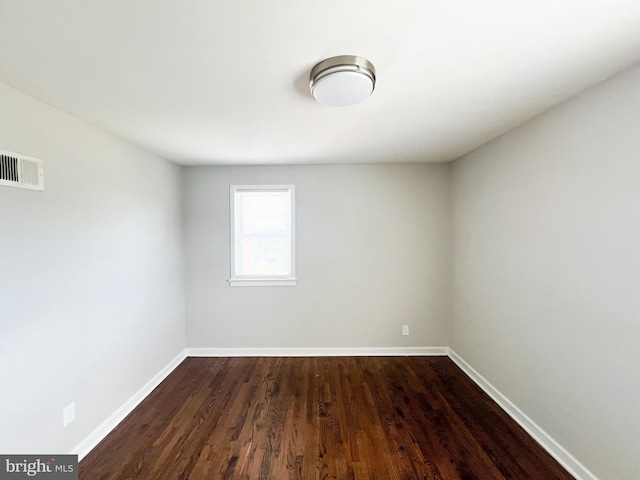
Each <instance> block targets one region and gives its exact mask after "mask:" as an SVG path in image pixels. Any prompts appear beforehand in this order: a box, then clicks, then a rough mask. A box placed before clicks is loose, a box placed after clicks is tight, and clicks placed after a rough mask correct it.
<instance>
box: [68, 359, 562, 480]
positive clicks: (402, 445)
mask: <svg viewBox="0 0 640 480" xmlns="http://www.w3.org/2000/svg"><path fill="white" fill-rule="evenodd" d="M79 478H80V479H81V480H103V479H104V480H115V479H118V480H120V479H132V480H133V479H138V480H141V479H149V480H175V479H190V480H218V479H221V480H222V479H224V480H312V479H317V480H330V479H336V480H351V479H353V480H377V479H379V480H413V479H420V480H472V479H481V480H484V479H487V480H503V479H518V480H523V479H535V480H546V479H549V480H570V479H571V478H572V477H571V476H570V475H569V474H568V473H567V472H566V471H565V470H564V469H563V468H562V467H561V466H560V465H559V464H558V463H557V462H556V461H555V460H554V459H553V458H552V457H551V456H550V455H548V454H547V453H546V452H545V451H544V450H543V449H542V448H541V447H540V446H539V445H537V444H536V443H535V441H534V440H533V439H532V438H531V437H529V435H527V433H526V432H525V431H524V430H523V429H522V428H520V427H519V426H518V425H517V424H516V423H515V422H514V421H513V420H512V419H511V418H509V416H508V415H507V414H506V413H505V412H504V411H502V410H501V409H500V407H499V406H498V405H497V404H495V402H493V401H492V400H491V399H490V398H489V397H488V396H487V395H486V394H485V393H484V392H482V391H481V390H480V389H479V388H478V387H477V385H475V384H474V383H473V381H472V380H471V379H469V378H468V377H467V376H466V375H465V374H464V373H463V372H462V371H461V370H460V369H459V368H458V367H457V366H456V365H455V364H454V363H453V362H452V361H451V360H450V359H448V358H447V357H319V358H188V359H186V360H185V361H184V362H183V363H182V364H181V365H180V366H179V367H178V368H176V369H175V370H174V372H173V373H172V374H171V375H169V376H168V377H167V379H165V381H164V382H163V383H162V384H161V385H160V386H158V388H156V389H155V390H154V391H153V392H152V393H151V394H150V395H149V397H147V399H145V400H144V401H143V402H142V403H141V404H140V405H139V406H138V407H137V408H136V409H135V410H134V411H133V412H132V413H131V414H130V415H129V416H128V417H127V418H126V419H125V420H124V421H123V422H122V423H121V424H120V425H118V427H116V428H115V429H114V430H113V432H111V434H110V435H109V436H107V437H106V438H105V439H104V440H103V441H102V442H101V443H100V444H99V445H98V446H97V447H96V448H95V449H94V450H93V451H92V452H91V453H90V454H89V455H87V457H86V458H85V459H83V461H82V462H81V463H80V467H79Z"/></svg>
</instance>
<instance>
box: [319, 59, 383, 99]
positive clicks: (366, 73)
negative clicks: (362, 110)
mask: <svg viewBox="0 0 640 480" xmlns="http://www.w3.org/2000/svg"><path fill="white" fill-rule="evenodd" d="M375 85H376V76H375V69H374V67H373V65H372V64H371V62H369V61H368V60H366V59H364V58H362V57H356V56H353V55H341V56H339V57H332V58H329V59H327V60H323V61H322V62H320V63H318V64H317V65H316V66H315V67H313V69H312V70H311V75H310V82H309V86H310V88H311V94H312V95H313V98H315V99H316V100H317V101H318V102H319V103H321V104H323V105H330V106H332V107H346V106H349V105H355V104H357V103H360V102H362V101H363V100H365V99H366V98H367V97H368V96H369V95H371V93H373V90H374V88H375Z"/></svg>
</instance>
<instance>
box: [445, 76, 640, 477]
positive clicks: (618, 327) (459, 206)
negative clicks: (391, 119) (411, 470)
mask: <svg viewBox="0 0 640 480" xmlns="http://www.w3.org/2000/svg"><path fill="white" fill-rule="evenodd" d="M453 187H454V216H455V221H454V231H455V244H454V321H453V324H452V339H451V346H452V347H453V349H454V351H455V352H456V353H458V354H459V355H460V356H462V357H463V358H464V359H465V360H466V361H467V362H469V363H470V364H471V365H472V366H473V367H474V368H475V369H476V370H478V371H479V372H480V373H481V374H482V375H483V376H485V377H486V378H487V379H488V380H489V381H490V382H491V383H492V384H493V385H494V386H496V387H497V388H498V389H499V390H500V391H501V392H502V393H503V394H505V395H506V396H507V397H508V398H509V399H510V400H511V401H513V402H514V403H515V404H516V405H517V406H518V407H520V408H521V409H522V410H523V411H524V412H525V413H526V414H527V415H528V416H529V417H530V418H532V419H533V420H534V421H535V422H537V423H538V425H539V426H541V427H542V428H543V429H544V430H546V431H547V432H548V433H549V434H550V435H551V436H552V437H553V438H554V439H555V440H556V441H558V442H559V443H560V444H561V445H562V446H564V447H565V448H566V449H567V450H568V451H569V452H570V453H572V454H573V455H574V456H575V457H577V458H578V459H579V460H580V461H581V462H583V463H584V465H585V466H586V467H587V468H589V469H590V470H591V471H592V472H594V473H595V474H596V475H597V476H598V477H599V478H602V479H616V480H621V479H628V480H632V479H637V478H640V455H638V452H640V409H639V407H638V405H639V403H638V399H639V398H640V374H639V373H638V372H639V371H640V370H639V368H640V348H639V347H638V341H639V340H640V68H639V67H635V68H634V69H632V70H629V71H628V72H626V73H624V74H622V75H619V76H617V77H614V78H613V79H611V80H610V81H608V82H606V83H604V84H602V85H600V86H598V87H596V88H595V89H593V90H591V91H589V92H586V93H585V94H583V95H581V96H579V97H577V98H574V99H573V100H571V101H569V102H567V103H566V104H564V105H562V106H560V107H558V108H555V109H553V110H551V111H550V112H548V113H547V114H546V115H543V116H541V117H539V118H538V119H536V120H534V121H532V122H530V123H528V124H526V125H525V126H523V127H520V128H518V129H516V130H514V131H512V132H510V133H508V134H506V135H504V136H503V137H501V138H499V139H497V140H495V141H493V142H492V143H490V144H488V145H486V146H485V147H483V148H480V149H479V150H477V151H475V152H473V153H471V154H470V155H467V156H466V157H464V158H463V159H461V160H458V161H456V162H455V164H454V169H453Z"/></svg>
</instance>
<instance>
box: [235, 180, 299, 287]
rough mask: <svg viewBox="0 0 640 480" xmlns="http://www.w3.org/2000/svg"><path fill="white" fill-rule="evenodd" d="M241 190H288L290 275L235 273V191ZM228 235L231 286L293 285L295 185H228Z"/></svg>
mask: <svg viewBox="0 0 640 480" xmlns="http://www.w3.org/2000/svg"><path fill="white" fill-rule="evenodd" d="M243 191H261V192H269V191H272V192H282V191H288V192H289V195H290V198H291V275H273V276H267V275H237V274H236V193H237V192H243ZM229 218H230V223H229V233H230V234H229V237H230V241H231V245H230V246H231V249H230V252H231V259H230V260H231V278H229V279H228V280H227V281H228V282H229V286H231V287H293V286H295V285H296V283H297V281H298V279H297V278H296V187H295V185H230V186H229Z"/></svg>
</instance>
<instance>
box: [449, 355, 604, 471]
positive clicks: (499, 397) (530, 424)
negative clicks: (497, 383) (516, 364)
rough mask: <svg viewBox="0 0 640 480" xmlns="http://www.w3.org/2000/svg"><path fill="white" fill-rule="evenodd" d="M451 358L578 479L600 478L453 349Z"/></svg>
mask: <svg viewBox="0 0 640 480" xmlns="http://www.w3.org/2000/svg"><path fill="white" fill-rule="evenodd" d="M449 358H451V360H453V362H454V363H455V364H456V365H458V367H460V368H461V369H462V371H463V372H464V373H466V374H467V376H468V377H469V378H471V380H473V381H474V382H475V383H476V384H477V385H478V386H479V387H480V388H481V389H482V390H484V392H485V393H486V394H487V395H489V396H490V397H491V398H492V399H493V401H494V402H496V403H497V404H498V405H499V406H500V408H502V410H504V411H505V412H506V413H507V414H508V415H509V416H510V417H511V418H513V419H514V420H515V421H516V422H517V423H518V424H519V425H520V426H521V427H522V428H523V429H524V430H525V431H526V432H527V433H528V434H529V435H531V436H532V437H533V439H534V440H535V441H536V442H538V443H539V444H540V446H542V448H544V449H545V450H546V451H547V452H548V453H549V454H550V455H551V456H552V457H553V458H555V459H556V460H557V461H558V463H560V465H562V466H563V467H564V468H565V469H566V470H567V471H568V472H569V473H570V474H571V475H573V476H574V477H575V478H576V479H577V480H598V478H597V477H596V476H595V475H594V474H593V473H591V472H590V471H589V470H588V469H587V468H586V467H585V466H584V465H582V464H581V463H580V462H579V461H578V460H577V459H576V458H575V457H574V456H573V455H571V454H570V453H569V452H567V451H566V450H565V449H564V448H563V447H562V446H561V445H560V444H559V443H558V442H556V441H555V440H554V439H553V438H552V437H551V436H550V435H549V434H548V433H547V432H545V431H544V430H543V429H542V428H541V427H540V426H538V425H537V424H536V423H535V422H534V421H533V420H531V419H530V418H529V417H528V416H527V415H526V414H525V413H524V412H523V411H522V410H520V409H519V408H518V407H516V406H515V405H514V404H513V402H511V400H509V399H508V398H507V397H506V396H504V395H503V394H502V393H501V392H500V391H499V390H498V389H497V388H495V387H494V386H493V385H491V383H489V381H488V380H487V379H486V378H484V377H483V376H482V375H480V374H479V373H478V372H477V371H476V370H475V369H474V368H473V367H472V366H471V365H469V364H468V363H467V362H465V361H464V360H463V359H462V357H460V356H459V355H458V354H456V352H454V351H453V350H452V349H449Z"/></svg>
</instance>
